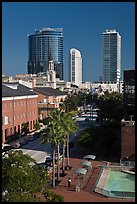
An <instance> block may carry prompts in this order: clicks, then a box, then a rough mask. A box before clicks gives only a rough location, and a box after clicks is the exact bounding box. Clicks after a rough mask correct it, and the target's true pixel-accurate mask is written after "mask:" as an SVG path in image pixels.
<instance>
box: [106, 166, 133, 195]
mask: <svg viewBox="0 0 137 204" xmlns="http://www.w3.org/2000/svg"><path fill="white" fill-rule="evenodd" d="M104 189H105V190H108V191H117V192H118V191H119V192H135V175H132V174H129V173H125V172H122V171H113V170H111V171H110V172H109V177H108V181H107V183H106V185H105V188H104Z"/></svg>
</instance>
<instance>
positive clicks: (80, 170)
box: [74, 168, 87, 175]
mask: <svg viewBox="0 0 137 204" xmlns="http://www.w3.org/2000/svg"><path fill="white" fill-rule="evenodd" d="M74 173H75V174H82V175H85V174H86V173H87V170H86V169H84V168H80V169H76V170H75V171H74Z"/></svg>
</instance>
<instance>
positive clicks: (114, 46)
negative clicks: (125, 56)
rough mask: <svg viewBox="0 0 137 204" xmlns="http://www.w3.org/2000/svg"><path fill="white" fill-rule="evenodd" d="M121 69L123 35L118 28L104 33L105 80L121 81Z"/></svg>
mask: <svg viewBox="0 0 137 204" xmlns="http://www.w3.org/2000/svg"><path fill="white" fill-rule="evenodd" d="M120 70H121V36H120V34H119V33H118V32H116V30H106V32H104V33H103V81H111V82H116V83H119V80H120Z"/></svg>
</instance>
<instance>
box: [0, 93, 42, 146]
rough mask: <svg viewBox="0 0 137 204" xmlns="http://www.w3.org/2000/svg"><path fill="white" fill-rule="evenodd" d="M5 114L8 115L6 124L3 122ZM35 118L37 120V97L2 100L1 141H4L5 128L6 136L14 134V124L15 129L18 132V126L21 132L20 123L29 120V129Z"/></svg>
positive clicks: (31, 127)
mask: <svg viewBox="0 0 137 204" xmlns="http://www.w3.org/2000/svg"><path fill="white" fill-rule="evenodd" d="M5 116H7V117H8V124H4V118H5ZM36 120H38V105H37V97H35V98H26V99H15V100H6V101H2V143H4V142H5V129H6V136H11V135H12V134H14V127H15V126H16V131H17V132H18V126H19V127H20V132H21V125H22V123H26V122H29V130H30V131H31V130H33V129H34V127H33V125H34V123H35V122H36ZM31 124H32V125H31ZM11 128H12V132H11Z"/></svg>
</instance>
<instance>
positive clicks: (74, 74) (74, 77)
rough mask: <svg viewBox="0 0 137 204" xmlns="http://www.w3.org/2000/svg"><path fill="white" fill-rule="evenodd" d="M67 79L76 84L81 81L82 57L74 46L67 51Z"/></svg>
mask: <svg viewBox="0 0 137 204" xmlns="http://www.w3.org/2000/svg"><path fill="white" fill-rule="evenodd" d="M69 81H70V82H72V83H73V84H76V85H79V84H81V82H82V57H81V54H80V52H79V51H78V50H76V49H75V48H72V49H71V50H70V53H69Z"/></svg>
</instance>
